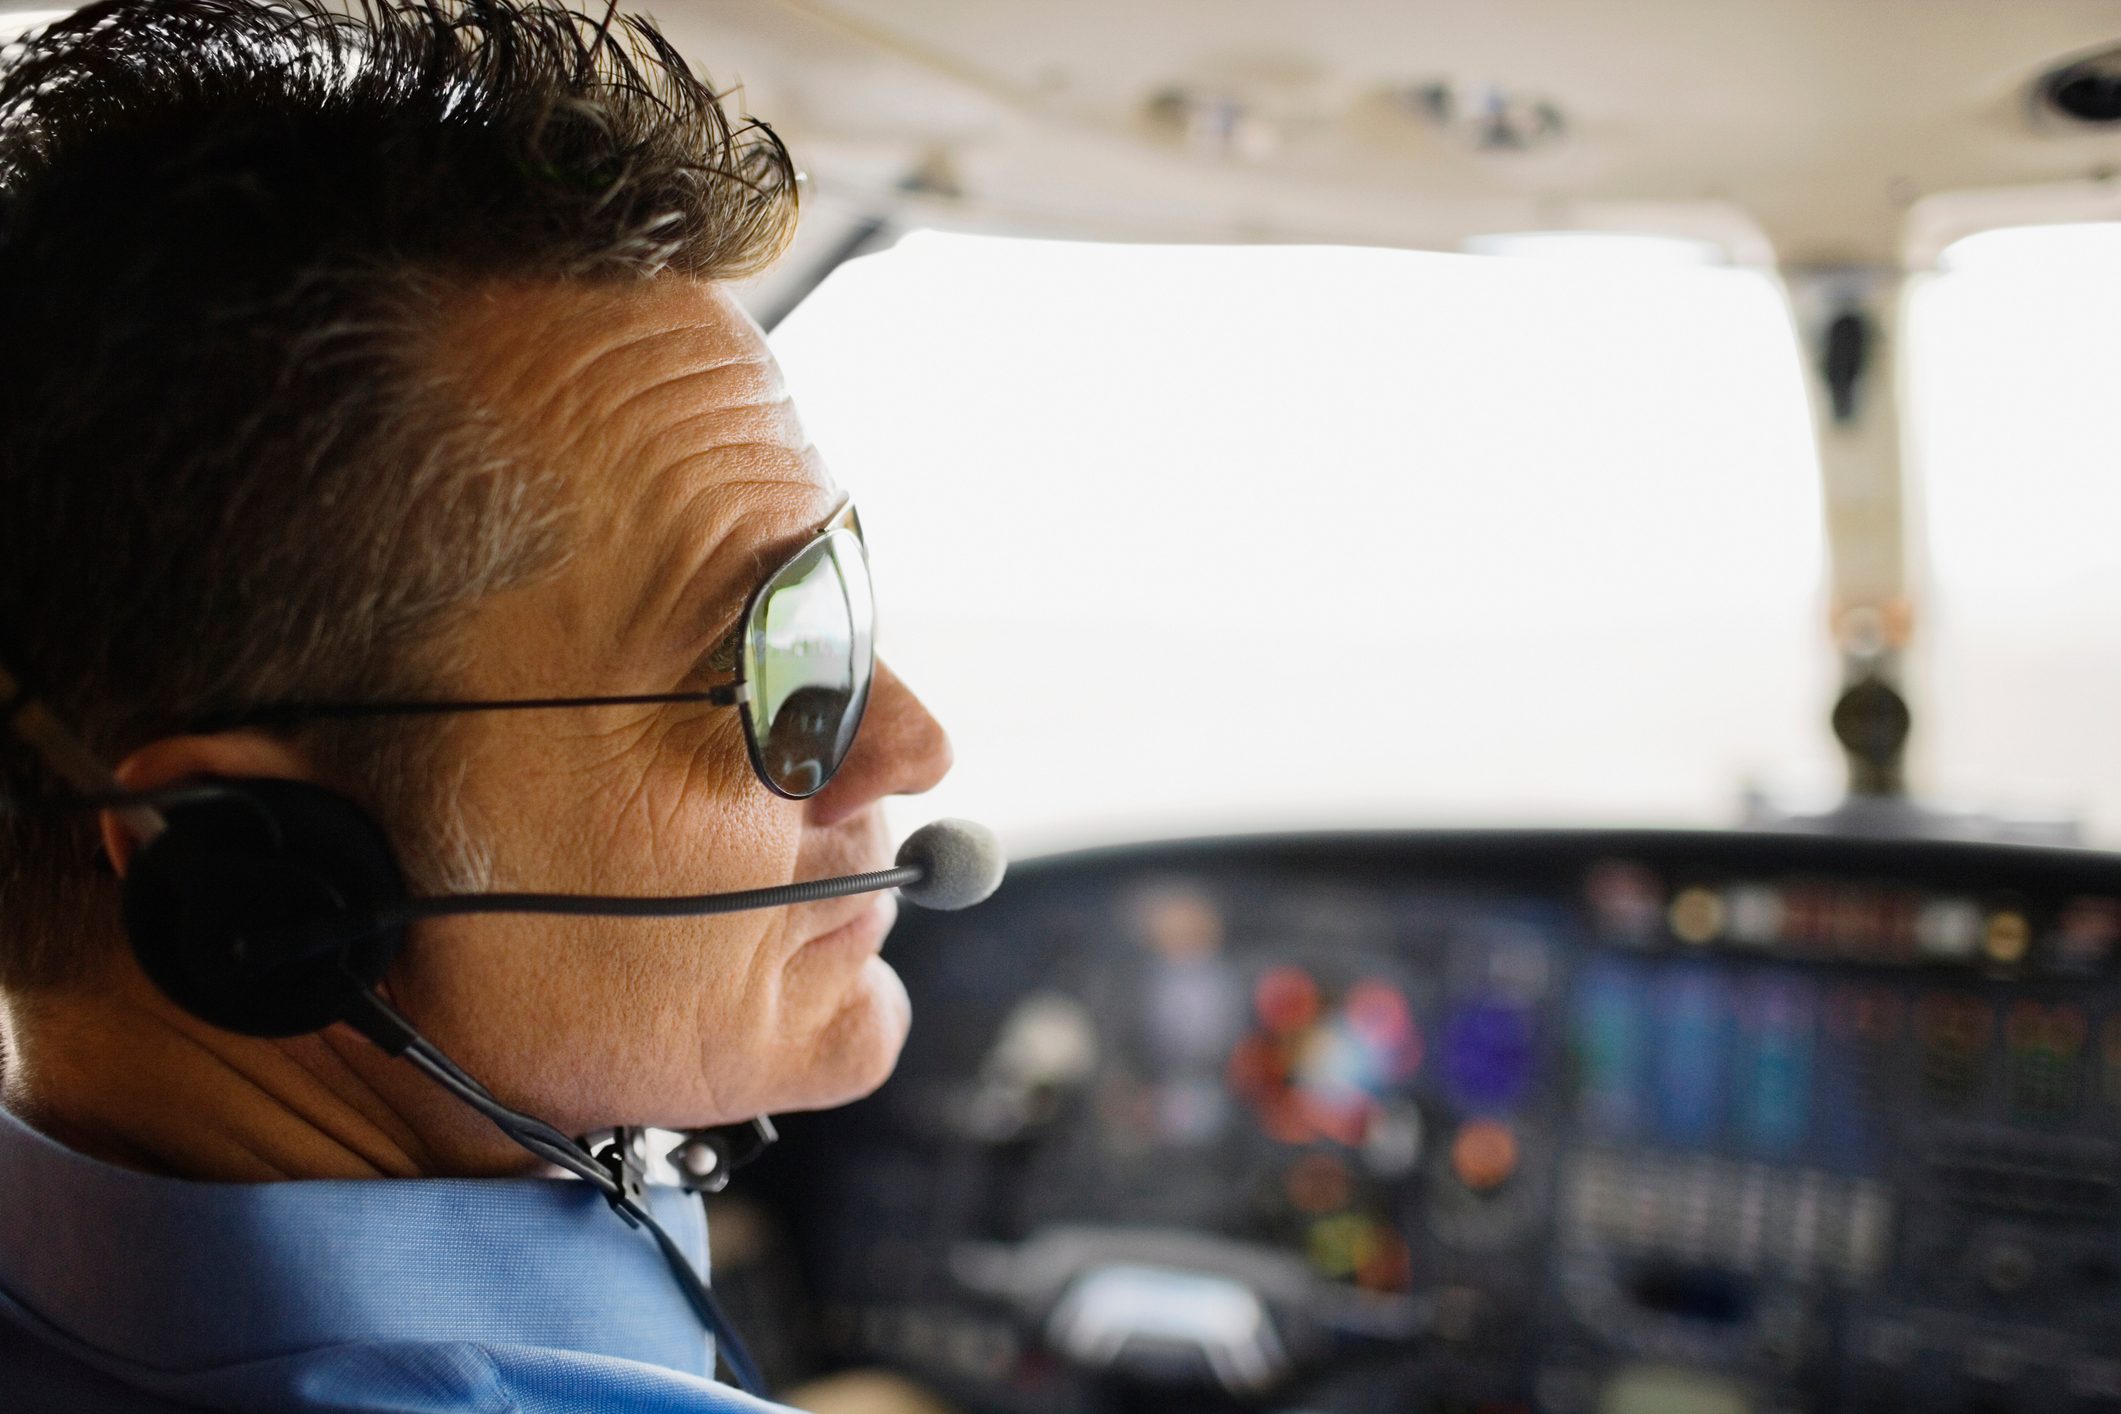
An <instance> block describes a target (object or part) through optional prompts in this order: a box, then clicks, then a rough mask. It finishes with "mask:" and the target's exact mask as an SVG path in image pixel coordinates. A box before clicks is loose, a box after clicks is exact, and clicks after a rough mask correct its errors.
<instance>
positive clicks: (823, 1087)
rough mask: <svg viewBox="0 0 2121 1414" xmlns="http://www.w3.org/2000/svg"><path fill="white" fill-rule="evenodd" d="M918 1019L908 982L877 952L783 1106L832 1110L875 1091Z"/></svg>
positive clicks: (807, 1057) (808, 1058)
mask: <svg viewBox="0 0 2121 1414" xmlns="http://www.w3.org/2000/svg"><path fill="white" fill-rule="evenodd" d="M912 1020H913V1010H912V1006H911V1004H910V1003H909V1002H908V1001H907V1000H906V987H905V984H904V983H902V982H901V981H899V976H898V973H896V972H894V971H892V969H891V964H889V963H887V962H885V961H884V960H883V959H882V958H880V957H872V958H870V959H869V960H868V961H867V962H866V963H865V964H863V967H862V970H861V974H860V976H859V978H858V979H857V981H856V983H855V986H854V989H853V995H852V996H851V997H850V998H849V999H848V1002H847V1005H845V1006H844V1007H842V1008H841V1009H840V1011H839V1012H838V1013H837V1014H836V1015H835V1016H834V1017H833V1019H832V1021H831V1023H830V1024H829V1025H828V1026H827V1027H826V1028H825V1030H824V1033H823V1034H822V1035H821V1036H819V1038H818V1040H817V1041H816V1043H815V1044H814V1045H813V1046H811V1047H809V1048H808V1049H807V1054H806V1055H805V1057H804V1060H803V1061H801V1062H798V1064H800V1065H802V1067H803V1069H802V1072H801V1073H800V1074H799V1075H791V1076H790V1079H791V1081H793V1083H792V1084H790V1085H788V1086H787V1087H785V1088H784V1089H783V1090H782V1091H781V1097H780V1098H779V1100H778V1101H777V1102H776V1103H774V1104H772V1105H769V1106H767V1107H766V1112H767V1113H772V1112H774V1111H780V1110H829V1109H831V1108H833V1107H834V1106H836V1105H845V1104H851V1103H852V1102H853V1101H855V1100H859V1099H862V1098H863V1097H864V1096H867V1095H870V1094H873V1093H874V1092H875V1091H876V1089H877V1087H878V1086H880V1085H882V1084H883V1083H884V1082H885V1081H886V1080H889V1079H890V1078H891V1072H892V1071H893V1070H894V1069H895V1068H896V1067H897V1066H898V1058H899V1052H900V1051H901V1050H902V1049H904V1047H905V1044H906V1032H907V1030H908V1028H909V1027H910V1026H911V1024H912Z"/></svg>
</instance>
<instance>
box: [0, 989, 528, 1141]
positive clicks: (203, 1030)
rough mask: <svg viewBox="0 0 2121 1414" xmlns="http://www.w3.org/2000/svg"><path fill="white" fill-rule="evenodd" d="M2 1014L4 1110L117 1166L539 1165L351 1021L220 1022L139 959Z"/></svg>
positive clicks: (16, 1002) (19, 1002) (18, 1001)
mask: <svg viewBox="0 0 2121 1414" xmlns="http://www.w3.org/2000/svg"><path fill="white" fill-rule="evenodd" d="M7 1020H8V1028H7V1029H8V1054H7V1070H6V1074H5V1077H4V1078H5V1091H4V1096H5V1101H6V1104H7V1107H8V1108H9V1109H11V1110H13V1111H14V1112H15V1113H16V1114H17V1115H19V1116H21V1117H22V1119H24V1120H25V1121H27V1122H28V1123H30V1124H31V1125H33V1126H35V1127H36V1128H38V1129H40V1130H42V1131H44V1133H46V1134H47V1135H49V1136H50V1137H52V1138H53V1139H55V1140H57V1141H59V1142H60V1143H62V1144H65V1145H66V1146H67V1147H69V1148H71V1149H74V1150H77V1151H78V1152H81V1153H84V1154H88V1155H90V1156H92V1157H95V1158H99V1159H102V1160H105V1161H106V1162H109V1163H114V1164H119V1165H123V1166H125V1167H127V1168H134V1169H141V1170H144V1171H146V1172H149V1173H158V1174H165V1175H168V1176H171V1177H177V1178H191V1179H202V1180H213V1181H227V1182H239V1183H258V1182H270V1181H274V1180H278V1179H298V1178H417V1177H428V1176H439V1175H477V1176H492V1175H501V1174H517V1173H524V1172H529V1171H531V1170H532V1169H533V1168H534V1167H535V1165H534V1161H533V1160H532V1159H531V1158H530V1157H529V1156H528V1155H526V1154H524V1153H523V1152H522V1151H521V1150H520V1149H517V1148H516V1147H515V1146H514V1145H513V1144H511V1143H509V1142H508V1141H507V1140H505V1139H503V1138H502V1137H501V1136H500V1135H498V1134H496V1133H494V1132H493V1131H492V1130H491V1129H490V1128H489V1127H487V1125H486V1123H485V1121H484V1120H482V1119H480V1118H479V1117H478V1116H477V1115H475V1114H472V1113H471V1112H470V1111H468V1110H466V1109H464V1108H463V1107H462V1106H461V1105H458V1104H457V1103H456V1102H455V1101H454V1100H452V1099H450V1098H449V1097H448V1096H447V1095H444V1094H443V1093H441V1092H440V1091H439V1090H437V1089H435V1088H434V1087H433V1086H432V1085H431V1084H430V1083H429V1082H428V1081H427V1080H426V1079H425V1078H424V1077H422V1076H420V1075H418V1074H417V1073H415V1072H414V1071H413V1070H412V1069H411V1068H410V1067H408V1066H406V1065H404V1064H402V1063H400V1062H397V1061H393V1060H391V1059H390V1058H389V1057H387V1056H385V1055H383V1054H382V1052H380V1051H378V1050H376V1049H375V1048H374V1047H373V1046H371V1045H370V1044H369V1043H368V1042H367V1041H366V1040H364V1039H362V1038H361V1037H360V1036H358V1035H356V1034H355V1033H354V1032H352V1031H351V1030H350V1029H348V1028H346V1027H343V1026H335V1027H332V1028H330V1029H329V1030H327V1031H323V1032H319V1033H317V1034H314V1035H309V1036H296V1037H288V1038H284V1039H263V1038H259V1037H253V1036H238V1035H234V1034H232V1033H230V1032H226V1031H221V1030H218V1029H216V1028H214V1027H211V1026H208V1025H207V1024H206V1023H204V1022H202V1021H199V1020H197V1019H196V1018H194V1017H192V1016H190V1015H188V1014H186V1013H184V1012H182V1011H180V1010H178V1009H177V1008H176V1007H175V1006H173V1005H172V1004H171V1003H170V1002H169V1001H168V1000H167V999H166V998H164V997H163V996H162V994H161V993H160V992H158V991H156V990H155V988H154V986H153V985H152V984H151V983H149V982H148V981H147V979H146V977H144V976H143V975H142V974H141V973H140V971H139V969H138V968H137V967H136V966H135V965H134V964H133V962H132V959H131V958H130V957H123V958H121V959H120V960H118V961H116V962H114V963H113V964H112V966H111V967H110V968H109V969H108V974H107V975H106V976H103V977H99V978H97V979H96V980H95V981H94V982H92V983H89V984H85V985H83V986H80V987H76V988H72V989H69V990H68V991H66V992H64V993H62V994H54V995H46V994H39V995H36V996H32V997H22V998H13V999H10V1002H9V1010H8V1017H7Z"/></svg>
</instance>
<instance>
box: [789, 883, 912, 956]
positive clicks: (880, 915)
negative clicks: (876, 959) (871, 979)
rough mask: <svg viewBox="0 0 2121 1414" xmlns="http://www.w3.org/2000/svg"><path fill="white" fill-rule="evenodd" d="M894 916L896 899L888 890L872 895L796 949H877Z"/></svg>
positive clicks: (896, 906) (880, 947)
mask: <svg viewBox="0 0 2121 1414" xmlns="http://www.w3.org/2000/svg"><path fill="white" fill-rule="evenodd" d="M897 919H898V900H897V899H896V898H893V897H892V896H891V895H890V894H888V893H880V894H876V895H873V896H872V897H871V898H870V899H869V900H868V902H866V903H864V904H863V905H862V908H861V911H860V912H859V913H856V914H855V915H854V916H853V917H852V918H849V919H846V920H845V921H843V922H840V923H838V924H835V925H834V926H832V927H831V928H828V929H826V930H825V931H824V932H822V933H818V934H816V935H814V936H812V937H810V938H807V939H805V940H804V941H803V943H802V945H801V947H800V948H799V949H798V951H803V952H807V951H809V950H810V949H812V948H823V949H825V950H827V951H829V952H852V953H876V952H881V951H883V947H884V935H885V934H886V933H889V932H890V931H891V925H892V924H893V923H894V922H896V921H897Z"/></svg>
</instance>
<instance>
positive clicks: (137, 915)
mask: <svg viewBox="0 0 2121 1414" xmlns="http://www.w3.org/2000/svg"><path fill="white" fill-rule="evenodd" d="M217 784H218V785H225V787H226V793H225V794H219V795H215V796H213V797H210V798H208V799H205V800H199V801H194V802H187V803H185V804H182V805H177V806H173V807H171V808H170V809H169V810H168V811H167V812H166V818H167V820H168V822H169V828H168V829H166V830H165V831H163V832H162V833H161V834H160V835H157V836H156V837H155V838H154V839H153V840H151V841H149V842H148V843H147V844H146V845H145V846H144V847H143V848H142V849H141V850H140V851H139V852H138V853H137V854H136V855H135V856H134V858H133V861H132V867H131V869H130V870H129V871H127V874H126V879H125V899H124V907H125V927H126V932H127V935H128V937H129V938H130V940H131V943H132V949H133V955H134V956H135V957H136V958H138V959H139V962H140V968H141V970H142V971H144V972H145V973H146V974H147V975H148V977H149V978H150V979H152V980H153V981H154V983H155V985H156V986H158V987H160V988H161V989H162V991H163V992H164V993H165V994H167V995H168V997H169V999H170V1000H171V1001H173V1002H175V1003H176V1004H177V1005H178V1006H181V1007H183V1008H184V1009H185V1010H186V1011H188V1012H190V1013H192V1015H194V1016H197V1017H199V1018H200V1019H201V1020H203V1021H206V1022H210V1023H211V1024H213V1025H215V1026H218V1027H221V1028H222V1029H223V1030H227V1031H236V1032H241V1033H243V1034H245V1035H250V1036H298V1035H301V1034H303V1033H305V1032H310V1031H319V1030H322V1029H323V1028H324V1027H326V1026H329V1025H331V1024H332V1023H333V1022H335V1021H344V1020H349V1019H352V1018H355V1017H358V1016H361V1015H364V1014H365V1013H366V1011H367V1010H368V1007H367V1002H366V993H367V992H368V991H369V989H371V988H373V987H374V986H375V985H376V983H378V982H379V981H381V980H382V977H383V973H384V970H385V969H386V968H388V967H389V966H390V963H391V959H393V958H394V957H396V956H397V952H398V949H399V947H400V946H402V945H403V942H404V933H405V930H404V925H402V924H397V925H392V926H389V927H383V928H373V929H363V930H361V931H359V932H357V933H355V934H354V935H353V936H351V937H350V938H349V939H348V940H347V941H345V942H341V943H336V944H334V945H333V946H331V947H329V948H326V949H323V950H321V951H316V952H314V954H313V955H304V953H305V951H306V950H307V948H308V946H309V945H310V944H312V941H313V939H314V937H315V932H316V930H317V929H318V928H320V927H322V926H324V925H327V924H329V923H330V922H331V921H333V920H334V919H352V920H358V919H361V918H365V917H371V916H374V915H376V914H379V913H382V912H384V911H386V910H388V909H390V908H392V907H394V906H395V905H397V904H400V903H403V902H404V900H405V880H404V876H403V874H402V873H400V872H399V869H398V862H397V859H396V857H395V856H394V855H393V854H392V853H391V849H390V841H389V840H388V839H387V838H386V837H385V836H384V834H383V832H382V830H381V829H379V828H378V827H377V825H376V823H375V821H373V820H372V819H370V818H369V816H368V813H367V812H366V811H364V810H363V809H361V807H360V806H358V805H356V804H355V803H354V802H353V801H351V800H349V799H347V798H346V797H345V796H343V795H340V794H338V793H336V792H334V791H330V790H326V789H324V788H323V787H321V786H316V785H310V784H308V783H306V782H301V781H282V780H267V779H245V780H233V781H227V782H225V783H217Z"/></svg>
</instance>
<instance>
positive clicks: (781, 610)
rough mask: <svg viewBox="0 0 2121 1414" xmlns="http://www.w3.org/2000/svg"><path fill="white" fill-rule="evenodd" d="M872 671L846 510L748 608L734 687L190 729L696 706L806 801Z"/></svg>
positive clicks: (275, 706)
mask: <svg viewBox="0 0 2121 1414" xmlns="http://www.w3.org/2000/svg"><path fill="white" fill-rule="evenodd" d="M875 671H876V600H875V596H874V594H873V592H872V589H871V585H870V580H869V552H868V548H867V546H866V545H865V543H864V542H863V540H862V523H861V519H860V517H859V516H857V515H856V514H855V510H854V504H853V502H851V501H850V502H847V503H845V504H843V505H842V506H841V507H840V509H839V510H838V511H837V512H836V513H835V514H834V515H833V517H832V518H831V519H830V520H829V521H827V522H826V523H825V525H824V527H823V528H822V529H820V530H819V531H818V533H817V535H816V536H815V537H814V538H813V539H812V540H811V541H810V542H809V543H808V544H806V545H804V546H803V548H802V549H800V550H798V551H796V552H795V553H794V554H793V555H791V556H789V557H788V558H787V559H786V560H784V561H782V562H781V565H780V567H779V568H778V569H776V570H774V572H773V573H772V574H770V575H768V576H767V577H766V579H765V581H764V582H763V583H761V584H760V585H759V586H758V588H756V589H754V590H753V591H752V592H751V597H750V598H749V599H748V600H746V601H745V604H744V617H743V619H742V621H741V622H740V624H739V628H738V651H737V661H736V678H735V680H734V681H732V682H727V683H721V684H717V685H715V686H712V687H707V688H703V689H701V690H699V691H697V692H649V693H632V694H627V695H624V696H617V697H533V698H515V699H509V700H502V701H484V702H479V701H472V702H456V701H418V700H415V701H400V702H277V703H269V704H266V705H263V706H258V707H248V708H239V709H235V710H232V711H227V712H217V713H210V714H208V715H207V716H205V717H202V718H199V719H197V720H195V721H194V722H193V724H192V729H193V730H195V731H221V730H226V729H228V728H230V727H238V726H267V725H276V724H282V723H287V724H293V723H299V722H309V721H326V720H332V719H346V718H355V717H409V716H428V715H438V714H441V713H447V712H528V711H550V710H553V709H557V708H562V707H625V706H644V705H650V704H655V703H664V702H698V703H707V704H711V705H713V706H717V707H736V708H738V709H740V710H741V711H742V713H743V720H744V740H745V741H746V743H747V744H748V745H749V747H750V751H751V768H752V770H754V771H756V772H757V773H758V778H759V780H760V781H762V782H763V783H764V784H765V786H766V788H767V789H768V790H770V791H772V792H773V793H774V794H775V795H779V796H785V797H786V798H788V799H789V800H802V799H804V798H806V797H808V796H812V795H816V794H817V793H818V792H819V791H821V790H823V789H824V788H825V783H826V782H828V781H830V780H831V779H832V777H833V773H834V772H836V771H838V770H839V768H840V764H841V763H842V762H844V761H845V760H846V759H847V753H848V751H849V750H850V749H852V747H853V745H854V735H855V733H856V732H857V731H858V730H860V728H861V725H862V713H863V711H864V710H865V709H867V707H868V705H869V685H870V681H871V679H872V678H873V677H874V676H875Z"/></svg>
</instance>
